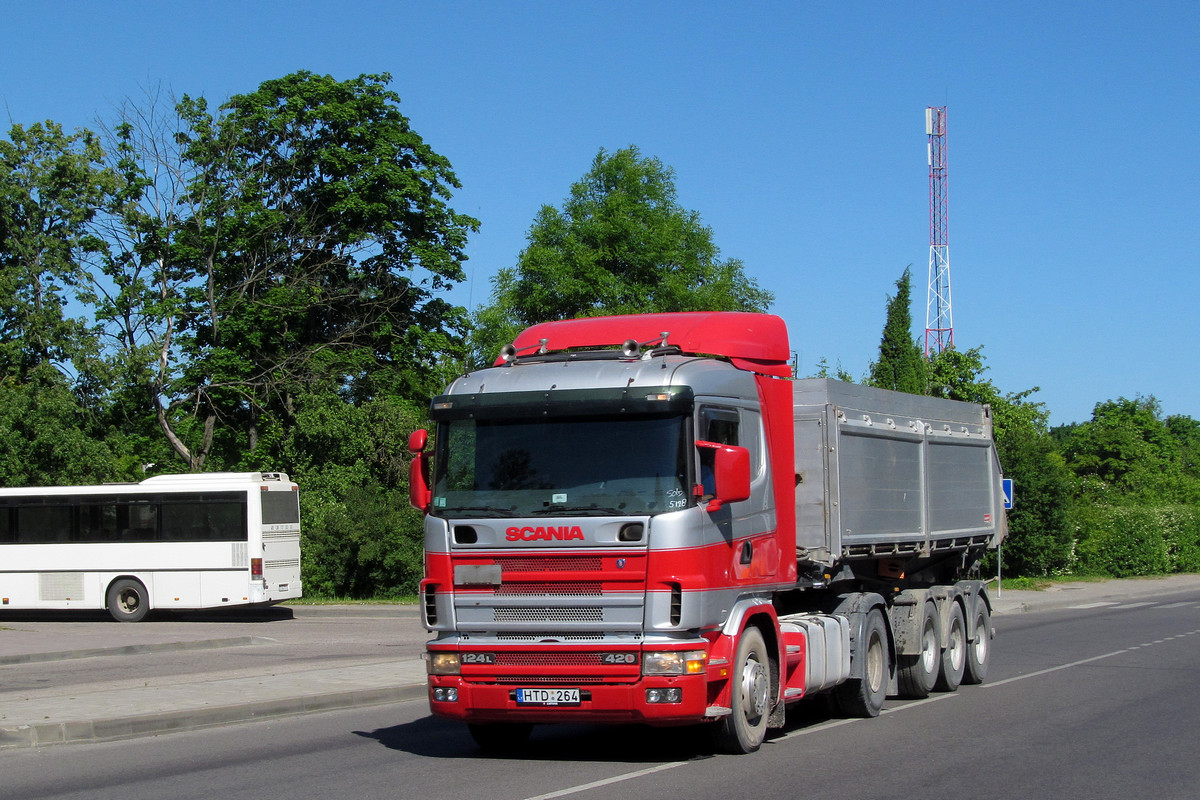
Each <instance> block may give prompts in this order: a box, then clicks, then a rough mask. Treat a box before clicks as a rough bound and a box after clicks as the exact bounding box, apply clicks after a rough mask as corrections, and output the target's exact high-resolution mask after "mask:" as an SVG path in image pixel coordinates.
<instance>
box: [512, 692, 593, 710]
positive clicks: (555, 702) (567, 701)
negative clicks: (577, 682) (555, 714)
mask: <svg viewBox="0 0 1200 800" xmlns="http://www.w3.org/2000/svg"><path fill="white" fill-rule="evenodd" d="M517 703H519V704H520V705H525V706H577V705H579V690H578V689H517Z"/></svg>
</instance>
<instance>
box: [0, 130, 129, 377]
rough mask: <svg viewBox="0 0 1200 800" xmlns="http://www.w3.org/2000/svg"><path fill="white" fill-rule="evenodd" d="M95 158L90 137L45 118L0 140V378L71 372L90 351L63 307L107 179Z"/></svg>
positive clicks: (86, 335)
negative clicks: (52, 368)
mask: <svg viewBox="0 0 1200 800" xmlns="http://www.w3.org/2000/svg"><path fill="white" fill-rule="evenodd" d="M102 155H103V154H102V151H101V149H100V145H99V143H98V141H97V139H96V137H95V135H94V134H92V133H91V132H89V131H77V132H75V133H73V134H66V133H64V132H63V130H62V127H61V126H60V125H58V124H56V123H53V122H46V123H44V124H42V123H38V124H34V125H31V126H29V127H28V128H25V127H23V126H21V125H13V126H12V129H11V130H10V132H9V138H8V139H7V140H0V375H11V376H14V377H16V378H18V379H19V380H24V379H25V377H26V376H27V375H28V374H29V373H30V371H32V370H33V369H35V368H36V367H37V366H38V365H41V364H46V363H55V364H58V365H60V366H65V367H66V368H67V369H70V370H74V369H78V367H79V366H80V365H79V363H78V361H79V359H80V358H81V357H83V356H85V355H87V354H88V353H89V352H91V353H94V352H95V350H96V348H95V346H94V340H95V337H94V336H93V335H91V333H90V332H89V331H87V330H86V329H85V323H84V321H83V320H82V319H77V318H69V317H68V316H67V315H66V310H65V309H66V307H67V303H68V301H69V300H70V296H69V294H68V293H69V292H70V291H73V290H74V288H75V287H76V286H78V285H79V282H80V278H81V275H82V271H81V269H80V266H79V261H78V258H77V254H78V252H79V251H81V250H84V249H88V248H91V247H93V246H94V244H95V243H94V242H93V241H92V240H91V239H90V237H89V236H88V235H87V224H88V222H89V221H90V220H91V218H92V217H93V215H94V214H95V212H96V210H97V209H98V208H99V207H100V206H101V205H102V203H103V199H104V197H105V196H106V194H107V193H108V192H109V191H110V190H111V188H112V186H113V183H114V178H113V176H112V175H111V174H110V173H109V172H108V171H106V170H105V169H104V168H103V165H102V164H101V159H102Z"/></svg>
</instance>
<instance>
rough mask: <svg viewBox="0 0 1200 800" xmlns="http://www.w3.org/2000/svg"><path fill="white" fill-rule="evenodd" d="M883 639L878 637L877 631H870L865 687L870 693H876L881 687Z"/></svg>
mask: <svg viewBox="0 0 1200 800" xmlns="http://www.w3.org/2000/svg"><path fill="white" fill-rule="evenodd" d="M883 662H884V655H883V639H882V638H881V637H880V636H879V632H878V631H871V638H870V639H869V640H868V641H867V676H866V677H867V686H868V687H870V689H871V693H872V694H874V693H875V692H878V691H879V689H880V688H881V687H882V686H883V669H884V664H883Z"/></svg>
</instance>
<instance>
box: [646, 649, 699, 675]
mask: <svg viewBox="0 0 1200 800" xmlns="http://www.w3.org/2000/svg"><path fill="white" fill-rule="evenodd" d="M705 660H706V657H705V653H704V651H703V650H686V651H683V650H679V651H672V652H659V653H645V654H643V656H642V674H643V675H699V674H700V673H702V672H704V664H705Z"/></svg>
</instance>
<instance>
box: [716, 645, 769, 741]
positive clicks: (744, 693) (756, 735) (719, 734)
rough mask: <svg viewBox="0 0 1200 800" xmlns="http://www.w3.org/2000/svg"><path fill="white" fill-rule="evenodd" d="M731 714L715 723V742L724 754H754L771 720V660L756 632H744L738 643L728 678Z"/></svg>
mask: <svg viewBox="0 0 1200 800" xmlns="http://www.w3.org/2000/svg"><path fill="white" fill-rule="evenodd" d="M731 680H732V681H733V686H732V688H731V692H730V694H731V698H730V708H731V709H732V713H730V714H729V715H728V716H727V717H725V718H723V719H722V720H721V721H720V722H719V723H717V726H716V729H715V730H714V740H715V743H716V745H717V747H718V748H720V749H721V750H722V751H724V752H726V753H734V754H741V753H753V752H754V751H755V750H757V749H758V748H759V747H760V746H761V745H762V743H763V740H765V739H766V738H767V722H768V720H769V719H770V716H771V705H772V703H773V701H774V698H772V697H771V660H770V656H769V655H768V653H767V644H766V642H764V641H763V636H762V633H761V632H760V631H759V630H758V628H754V627H750V628H746V630H745V631H743V632H742V638H741V640H740V641H739V642H738V649H737V662H736V668H735V669H734V671H733V676H732V678H731Z"/></svg>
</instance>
